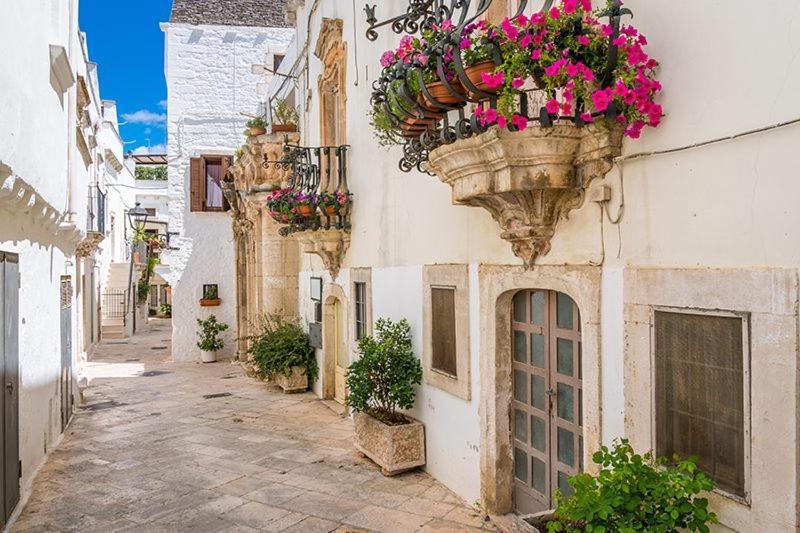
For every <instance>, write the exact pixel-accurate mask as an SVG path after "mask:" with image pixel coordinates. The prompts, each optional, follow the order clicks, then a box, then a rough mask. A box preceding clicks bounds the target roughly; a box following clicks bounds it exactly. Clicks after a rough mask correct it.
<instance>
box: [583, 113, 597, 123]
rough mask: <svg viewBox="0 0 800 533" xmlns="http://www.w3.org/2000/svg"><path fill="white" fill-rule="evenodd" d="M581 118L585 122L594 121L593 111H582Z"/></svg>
mask: <svg viewBox="0 0 800 533" xmlns="http://www.w3.org/2000/svg"><path fill="white" fill-rule="evenodd" d="M581 120H582V121H584V122H594V117H593V116H592V114H591V113H581Z"/></svg>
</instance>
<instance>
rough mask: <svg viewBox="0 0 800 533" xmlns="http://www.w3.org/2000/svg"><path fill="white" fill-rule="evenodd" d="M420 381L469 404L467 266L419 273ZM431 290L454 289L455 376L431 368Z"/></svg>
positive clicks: (426, 268)
mask: <svg viewBox="0 0 800 533" xmlns="http://www.w3.org/2000/svg"><path fill="white" fill-rule="evenodd" d="M422 277H423V294H422V379H423V382H424V383H426V384H428V385H431V386H433V387H436V388H437V389H441V390H443V391H445V392H447V393H449V394H452V395H453V396H456V397H458V398H461V399H462V400H466V401H471V400H472V369H471V368H470V367H471V346H470V301H469V300H470V298H469V266H468V265H425V266H424V267H423V272H422ZM433 287H448V288H450V287H452V288H454V289H455V320H456V374H457V376H452V375H450V374H447V373H444V372H440V371H438V370H435V369H434V368H433V329H432V323H433V308H432V303H431V296H432V290H431V289H432V288H433Z"/></svg>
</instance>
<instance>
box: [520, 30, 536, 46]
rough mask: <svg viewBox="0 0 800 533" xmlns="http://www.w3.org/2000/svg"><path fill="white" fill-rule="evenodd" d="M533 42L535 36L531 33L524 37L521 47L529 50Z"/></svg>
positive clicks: (521, 40)
mask: <svg viewBox="0 0 800 533" xmlns="http://www.w3.org/2000/svg"><path fill="white" fill-rule="evenodd" d="M532 42H533V35H531V34H530V33H526V34H525V35H523V36H522V39H520V41H519V45H520V46H521V47H522V48H528V47H529V46H530V45H531V43H532Z"/></svg>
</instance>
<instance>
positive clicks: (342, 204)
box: [316, 191, 353, 217]
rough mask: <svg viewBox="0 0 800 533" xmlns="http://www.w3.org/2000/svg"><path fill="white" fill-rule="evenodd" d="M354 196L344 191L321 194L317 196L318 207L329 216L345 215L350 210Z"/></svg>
mask: <svg viewBox="0 0 800 533" xmlns="http://www.w3.org/2000/svg"><path fill="white" fill-rule="evenodd" d="M352 198H353V195H352V194H350V193H346V192H344V191H334V192H328V191H325V192H321V193H319V194H318V195H317V198H316V201H317V206H318V207H319V208H320V209H321V210H322V212H323V213H325V214H326V215H328V216H331V217H332V216H335V215H338V214H340V213H345V212H347V210H348V209H349V208H350V204H351V202H352Z"/></svg>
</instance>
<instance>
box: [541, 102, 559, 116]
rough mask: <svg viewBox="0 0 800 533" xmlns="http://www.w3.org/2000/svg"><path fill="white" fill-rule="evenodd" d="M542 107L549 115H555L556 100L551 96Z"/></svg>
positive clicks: (556, 110) (556, 109) (556, 111)
mask: <svg viewBox="0 0 800 533" xmlns="http://www.w3.org/2000/svg"><path fill="white" fill-rule="evenodd" d="M544 108H545V109H547V112H548V113H550V114H551V115H555V114H556V113H558V100H556V99H555V98H551V99H550V100H548V101H547V104H545V106H544Z"/></svg>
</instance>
